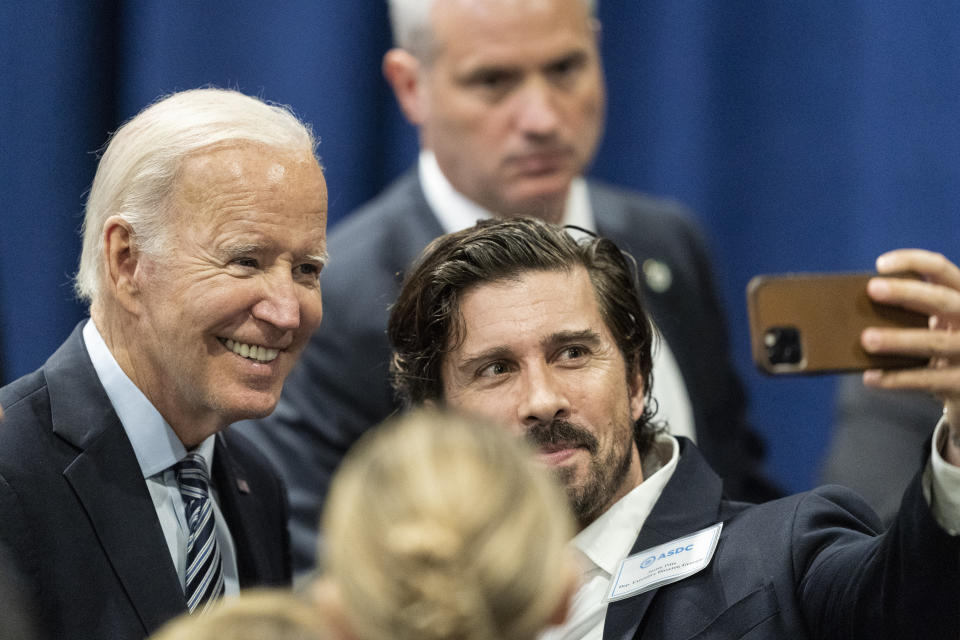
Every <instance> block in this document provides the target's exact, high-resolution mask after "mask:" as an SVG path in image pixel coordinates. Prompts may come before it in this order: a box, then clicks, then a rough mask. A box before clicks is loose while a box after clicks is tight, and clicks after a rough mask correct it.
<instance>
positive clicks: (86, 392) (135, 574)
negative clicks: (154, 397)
mask: <svg viewBox="0 0 960 640" xmlns="http://www.w3.org/2000/svg"><path fill="white" fill-rule="evenodd" d="M81 325H82V323H81ZM45 369H46V370H45V376H46V379H47V384H48V387H49V390H50V403H51V414H52V421H53V431H54V433H56V434H58V435H59V436H60V437H62V438H64V439H65V440H66V441H68V442H70V443H71V444H73V445H74V446H75V447H77V448H78V449H79V453H78V455H77V456H76V458H74V459H73V460H72V461H71V462H70V463H69V464H68V465H67V466H66V467H65V469H64V471H63V475H64V477H65V478H66V480H67V482H69V483H70V486H71V487H72V488H73V490H74V492H75V493H76V495H77V499H78V500H79V501H80V503H81V504H82V505H83V508H84V510H85V511H86V513H87V515H88V517H89V519H90V524H91V525H92V527H93V529H94V530H95V532H96V535H97V538H98V539H99V541H100V544H101V546H102V548H103V553H104V554H105V555H106V557H107V559H108V561H109V562H110V564H111V566H112V567H113V569H114V571H115V572H116V575H117V578H118V579H119V581H120V583H121V585H122V588H123V590H124V591H125V592H126V594H127V596H128V597H129V599H130V602H131V604H132V605H133V607H134V609H135V610H136V612H137V615H138V616H139V618H140V620H141V622H142V623H143V626H144V629H145V630H146V631H147V632H148V633H149V632H152V631H153V630H155V629H156V628H157V627H158V626H160V624H162V623H163V622H165V621H166V620H168V619H169V618H171V617H173V616H175V615H177V614H179V613H181V612H182V611H185V610H186V601H185V600H184V596H183V590H182V589H181V587H180V581H179V579H178V578H177V575H176V571H175V570H174V567H173V563H172V562H171V560H170V554H169V552H168V550H167V544H166V541H165V539H164V537H163V532H162V530H161V528H160V522H159V520H158V519H157V514H156V511H155V510H154V507H153V502H152V500H151V499H150V494H149V492H148V491H147V487H146V484H145V483H144V480H143V474H142V472H141V471H140V466H139V464H138V463H137V459H136V456H135V455H134V452H133V447H132V446H131V445H130V441H129V440H128V439H127V435H126V432H124V430H123V426H122V425H121V424H120V420H119V418H118V417H117V415H116V413H115V412H114V411H113V408H112V406H111V405H110V401H109V399H108V398H107V396H106V393H105V392H104V390H103V387H102V386H101V385H100V383H99V380H98V378H97V376H96V372H95V371H94V369H93V364H92V363H91V362H90V358H89V356H88V355H87V352H86V349H85V348H84V346H83V341H82V339H81V336H80V327H77V329H75V330H74V332H73V334H72V335H71V336H70V338H69V339H68V340H67V342H65V343H64V345H63V346H62V347H61V348H60V349H59V350H58V351H57V352H56V353H55V354H54V355H53V356H51V358H50V360H49V361H48V362H47V365H46V367H45Z"/></svg>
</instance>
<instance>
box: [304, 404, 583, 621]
mask: <svg viewBox="0 0 960 640" xmlns="http://www.w3.org/2000/svg"><path fill="white" fill-rule="evenodd" d="M524 445H525V443H523V442H522V441H521V440H520V439H518V438H514V437H512V436H510V435H509V434H507V433H506V432H505V431H503V430H502V429H500V428H498V427H494V426H491V425H489V424H487V423H484V422H478V421H476V420H473V419H468V418H464V417H458V416H454V415H450V414H443V413H436V412H423V411H420V412H415V413H411V414H408V415H407V416H406V417H404V418H402V419H400V420H399V421H396V422H393V423H388V424H386V425H384V426H381V427H378V428H377V429H375V430H374V431H372V432H371V434H370V435H369V436H368V437H366V438H364V439H363V440H361V442H360V443H358V445H357V446H356V447H354V449H353V450H352V451H351V452H350V454H349V455H348V456H347V458H346V459H345V461H344V463H343V466H342V467H341V469H340V471H339V472H338V474H337V476H336V478H335V479H334V482H333V485H332V487H331V490H330V494H329V496H328V499H327V506H326V509H325V511H324V518H323V527H324V531H325V549H326V554H325V557H324V558H322V562H323V564H324V565H325V576H326V578H327V579H328V580H329V581H331V582H332V583H333V585H335V587H336V589H337V591H338V594H339V600H340V602H341V606H342V608H343V610H344V614H345V618H346V622H347V624H349V626H350V628H351V629H352V631H353V633H354V635H355V636H357V637H358V638H360V639H361V640H386V639H387V638H390V639H398V640H414V639H416V640H431V639H435V640H493V639H497V640H527V639H531V638H533V637H534V636H535V635H536V634H537V633H538V632H539V631H540V630H541V629H542V628H543V627H545V626H546V625H547V624H548V623H549V622H550V621H551V619H552V618H553V617H554V616H555V615H556V613H557V612H558V610H560V609H562V608H563V606H564V604H565V602H566V598H567V596H568V594H569V589H570V585H571V581H572V561H571V559H570V556H569V555H568V551H567V549H566V543H567V542H568V541H569V539H570V537H571V536H572V534H573V524H572V519H571V516H570V514H569V512H568V507H567V503H566V500H565V498H564V495H563V493H562V491H560V489H559V487H558V486H556V485H555V484H554V481H553V479H552V478H551V477H550V476H549V475H548V473H547V471H546V470H545V469H543V468H541V467H540V466H539V465H537V464H536V463H535V462H534V461H533V460H532V458H531V456H530V452H529V451H528V450H527V448H526V447H525V446H524Z"/></svg>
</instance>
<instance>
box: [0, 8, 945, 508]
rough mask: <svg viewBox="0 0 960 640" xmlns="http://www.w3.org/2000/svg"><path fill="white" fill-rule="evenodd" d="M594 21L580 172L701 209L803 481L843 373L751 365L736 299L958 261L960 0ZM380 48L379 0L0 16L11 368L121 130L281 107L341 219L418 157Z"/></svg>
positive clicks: (52, 306) (45, 344)
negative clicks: (806, 279)
mask: <svg viewBox="0 0 960 640" xmlns="http://www.w3.org/2000/svg"><path fill="white" fill-rule="evenodd" d="M600 18H601V20H602V22H603V38H602V47H603V55H604V60H605V68H606V73H607V79H608V84H609V108H608V119H607V129H606V136H605V140H604V143H603V145H602V147H601V149H600V152H599V156H598V158H597V161H596V163H595V164H594V166H593V168H592V170H591V172H592V174H594V175H596V176H599V177H602V178H605V179H607V180H610V181H612V182H615V183H619V184H622V185H625V186H629V187H634V188H637V189H643V190H646V191H650V192H653V193H657V194H661V195H668V196H671V197H675V198H677V199H679V200H681V201H683V202H685V203H687V204H689V205H690V206H692V207H693V208H694V209H695V211H696V213H697V215H698V216H699V217H700V219H701V221H702V222H703V224H704V226H705V227H706V229H707V231H708V232H709V233H710V235H711V236H712V239H713V250H714V254H715V256H714V257H715V258H716V260H717V264H718V266H719V272H718V276H719V283H720V286H721V287H722V293H723V295H724V300H725V304H726V306H727V310H728V312H729V313H728V321H729V326H730V335H731V340H732V343H733V346H734V350H735V351H734V353H735V357H736V358H737V359H738V364H739V365H740V368H741V371H742V373H743V375H744V379H745V380H746V382H747V383H748V386H749V389H750V394H751V400H752V415H753V417H754V420H755V422H756V423H757V425H758V426H759V428H760V429H761V430H762V432H763V433H764V434H765V436H766V438H767V441H768V443H769V448H770V454H771V455H770V463H769V464H770V470H771V472H772V473H773V474H774V475H775V476H777V477H778V478H780V480H781V481H782V482H783V483H784V484H785V485H787V486H788V487H790V488H791V489H795V490H799V489H804V488H807V487H809V486H810V485H811V484H812V483H813V481H814V480H813V479H814V474H815V467H816V465H817V464H818V462H819V459H820V456H821V454H822V452H823V448H824V446H825V445H826V442H827V437H828V434H829V425H830V422H831V412H832V403H833V389H834V386H835V383H836V379H835V378H834V377H822V378H817V379H789V380H787V379H766V378H764V377H762V376H761V375H760V374H758V373H756V372H755V371H754V370H753V368H752V366H751V365H750V363H749V349H748V339H747V326H746V319H745V316H746V313H745V307H744V293H743V292H744V287H745V285H746V283H747V281H748V280H749V278H750V277H751V276H752V275H754V274H756V273H761V272H778V271H800V270H804V271H805V270H826V269H845V270H846V269H869V268H871V267H872V264H873V258H874V257H875V256H876V255H877V254H878V253H880V252H881V251H884V250H887V249H890V248H894V247H899V246H921V247H927V248H931V249H935V250H938V251H942V252H944V253H946V254H947V255H949V256H950V257H952V258H953V259H955V260H956V259H960V231H958V221H960V216H958V213H957V204H956V203H957V202H958V200H960V180H958V171H960V169H958V167H960V109H958V107H960V104H958V95H960V82H958V80H960V77H958V76H960V31H958V30H957V25H960V5H958V4H957V3H956V2H954V1H953V0H928V1H927V2H919V3H918V2H907V1H894V0H891V1H882V0H881V1H879V2H875V1H870V2H866V1H863V0H860V1H853V2H840V3H837V2H825V1H810V2H800V3H797V2H786V1H767V2H736V1H732V2H687V1H683V0H644V1H640V0H616V1H614V0H605V1H604V2H601V5H600ZM388 46H389V31H388V25H387V18H386V8H385V5H384V3H383V2H381V0H361V1H359V2H343V1H342V0H301V1H288V2H283V3H265V2H257V1H253V0H234V1H232V2H223V3H218V2H186V1H177V0H139V1H136V0H126V1H124V0H99V1H94V2H77V1H76V0H36V1H34V2H25V1H21V0H10V1H8V2H4V3H0V49H2V73H3V77H4V80H5V83H4V84H5V86H4V88H3V90H2V91H0V105H2V107H0V116H2V117H0V145H2V147H0V148H2V153H0V163H2V164H0V167H2V172H0V176H2V180H0V194H2V199H0V202H2V222H3V224H2V227H0V336H2V354H3V359H2V371H0V377H2V378H3V379H5V380H7V381H9V380H11V379H13V378H14V377H17V376H20V375H22V374H24V373H26V372H28V371H30V370H32V369H34V368H36V367H37V366H39V365H40V364H41V363H42V362H43V360H44V359H45V358H46V357H47V356H48V355H49V354H50V353H51V352H52V351H53V350H54V349H55V348H56V346H57V345H58V344H59V343H60V342H61V341H62V340H63V339H64V338H65V337H66V335H67V334H68V333H69V332H70V330H71V329H72V327H73V326H74V324H75V323H76V322H77V321H78V320H79V319H80V318H82V317H83V316H84V313H85V311H84V309H83V308H82V307H80V306H79V305H78V304H77V303H76V302H75V301H74V300H73V298H72V294H71V289H70V277H71V275H72V274H73V272H74V270H75V269H76V262H77V256H78V248H79V244H80V243H79V239H78V235H77V231H78V228H79V225H80V220H81V214H82V209H83V202H84V197H85V191H86V189H87V188H88V186H89V184H90V181H91V179H92V175H93V171H94V168H95V166H96V153H95V152H96V150H97V149H98V148H100V147H101V146H102V145H103V143H104V141H105V140H106V136H107V133H108V132H109V131H112V130H114V129H116V128H117V126H119V124H121V123H122V122H123V121H124V120H126V119H127V118H129V117H131V116H132V115H133V114H135V113H136V112H137V111H139V110H140V109H141V108H142V107H144V106H145V105H147V104H148V103H150V102H152V101H153V100H154V99H156V98H157V97H158V96H160V95H162V94H165V93H169V92H171V91H175V90H178V89H186V88H192V87H196V86H201V85H216V86H225V87H233V88H237V89H239V90H241V91H244V92H247V93H251V94H256V95H259V96H262V97H264V98H266V99H269V100H273V101H277V102H282V103H287V104H290V105H292V106H293V107H294V109H295V110H296V112H297V113H298V114H299V115H300V116H301V117H303V118H304V119H306V120H307V121H309V122H311V123H312V124H313V127H314V129H315V131H316V132H317V133H318V134H319V136H320V138H321V141H322V142H321V145H320V153H321V156H322V160H323V162H324V164H325V166H326V171H327V177H328V182H329V188H330V198H331V199H330V216H331V222H332V223H333V224H335V223H336V222H337V221H338V220H340V219H342V218H343V217H344V216H346V215H348V214H349V213H350V211H351V210H352V209H353V208H354V207H356V206H357V205H358V204H360V203H362V202H364V201H365V200H367V199H368V198H370V197H371V196H372V195H373V194H374V193H376V192H377V191H378V190H379V189H380V188H381V187H382V186H383V185H384V184H385V183H386V182H387V181H388V180H390V179H391V178H392V177H393V176H395V175H396V174H397V173H398V172H399V171H400V170H402V169H403V168H404V167H406V166H408V165H409V164H410V163H411V161H412V159H413V158H414V154H415V149H416V146H415V138H414V135H413V132H412V130H411V129H410V128H409V127H408V126H407V125H406V124H405V123H404V122H403V120H402V118H401V116H400V114H399V111H398V110H397V108H396V105H395V104H394V101H393V98H392V96H391V94H390V93H389V90H388V88H387V86H386V84H385V82H384V81H383V80H382V78H381V76H380V57H381V55H382V54H383V52H384V51H385V50H386V48H387V47H388ZM710 359H711V354H709V353H704V354H703V366H705V367H706V366H710Z"/></svg>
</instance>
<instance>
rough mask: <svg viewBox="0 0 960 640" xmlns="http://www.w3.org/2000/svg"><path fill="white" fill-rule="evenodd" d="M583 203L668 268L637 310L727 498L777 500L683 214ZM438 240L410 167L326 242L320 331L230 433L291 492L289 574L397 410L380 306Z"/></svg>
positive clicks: (659, 205)
mask: <svg viewBox="0 0 960 640" xmlns="http://www.w3.org/2000/svg"><path fill="white" fill-rule="evenodd" d="M590 197H591V205H592V207H593V213H594V216H595V218H596V223H597V227H598V231H599V233H600V234H601V235H604V236H606V237H608V238H610V239H612V240H613V241H614V242H616V243H617V245H618V246H619V247H620V248H621V249H624V250H627V251H629V252H630V253H631V254H633V256H634V257H635V258H636V259H637V262H638V263H640V264H642V263H643V261H644V260H646V259H647V258H656V259H659V260H660V261H662V262H663V263H665V264H666V265H668V266H669V267H670V270H671V272H672V275H673V284H672V286H671V287H670V288H669V289H668V290H666V291H664V292H657V291H654V290H652V289H650V288H649V287H647V286H646V283H644V286H645V289H644V292H643V293H644V296H645V302H646V306H647V308H648V309H649V311H650V313H651V315H652V316H653V318H654V319H655V320H656V322H657V325H658V326H659V327H660V329H661V331H662V332H663V334H664V335H665V336H666V339H667V342H668V343H669V345H670V348H671V349H672V350H673V353H674V355H675V356H676V358H677V361H678V363H679V366H680V370H681V373H682V374H683V378H684V381H685V383H686V386H687V391H688V392H689V394H690V399H691V401H692V405H693V408H694V420H695V424H696V430H697V441H698V443H699V444H700V446H701V447H702V449H703V450H704V452H705V455H706V456H707V459H708V460H709V461H710V463H711V464H712V465H713V467H714V468H715V469H717V471H718V472H719V473H720V475H721V477H723V478H724V481H725V483H726V489H727V491H728V493H729V494H730V495H731V496H733V497H736V498H739V499H744V500H752V501H759V500H765V499H768V498H771V497H775V496H779V495H780V494H779V492H778V491H777V490H776V489H774V488H773V487H772V486H771V485H770V483H769V482H768V481H766V480H765V479H764V478H763V476H762V474H761V472H760V466H761V461H762V456H763V448H762V445H761V443H760V440H759V438H758V437H757V436H756V434H755V433H754V431H753V430H752V429H751V428H750V427H749V426H748V424H747V421H746V401H745V398H744V392H743V389H742V386H741V384H740V382H739V379H738V378H737V375H736V373H735V371H734V368H733V366H732V364H731V361H730V355H729V347H728V345H727V335H726V325H725V323H724V320H723V314H722V312H721V310H720V305H719V302H718V299H717V296H716V292H715V287H714V283H713V279H712V275H711V268H710V264H709V259H708V256H707V251H706V248H705V245H704V241H703V239H702V237H701V234H700V233H699V231H698V229H697V227H696V226H695V225H694V223H693V222H692V220H691V219H690V217H689V216H688V215H687V212H686V211H684V210H683V209H681V208H680V207H679V206H677V205H676V204H673V203H670V202H666V201H663V200H655V199H653V198H649V197H645V196H641V195H638V194H635V193H628V192H625V191H621V190H617V189H614V188H611V187H609V186H604V185H601V184H597V183H595V182H591V183H590ZM442 234H443V229H442V228H441V227H440V224H439V222H438V221H437V219H436V217H435V216H434V214H433V213H432V211H431V210H430V207H429V205H428V204H427V201H426V199H425V197H424V195H423V191H422V189H421V187H420V182H419V180H418V178H417V174H416V171H415V170H414V171H411V172H409V173H407V174H406V175H405V176H403V177H401V178H400V179H399V180H398V181H397V182H396V183H394V184H393V185H392V186H391V187H389V188H388V189H387V190H386V191H385V192H383V193H382V194H381V195H380V196H378V197H377V198H375V199H374V200H373V201H371V202H370V203H369V204H368V205H366V206H365V207H363V208H362V209H360V210H359V211H357V212H356V213H354V214H352V215H350V216H348V217H347V218H346V219H345V220H344V221H343V222H342V223H340V225H339V226H337V227H336V228H335V229H334V230H333V232H332V233H331V234H330V238H329V242H328V246H329V249H330V254H331V260H330V264H329V265H328V266H327V267H326V268H325V269H324V271H323V275H322V277H321V287H322V290H323V302H324V304H323V310H324V315H323V324H322V325H321V326H320V329H319V330H318V331H317V332H316V333H315V334H314V336H313V339H312V340H311V342H310V344H309V346H308V347H307V349H306V350H305V351H304V354H303V355H302V356H301V359H300V362H299V363H298V364H297V366H296V367H295V368H294V370H293V372H292V373H291V375H290V376H289V378H288V379H287V382H286V385H285V387H284V391H283V396H282V397H281V399H280V402H279V404H278V405H277V409H276V410H275V411H274V413H273V414H272V415H271V416H270V417H268V418H266V419H264V420H260V421H256V422H251V423H240V424H238V425H236V427H237V428H239V429H241V430H242V432H243V433H244V434H245V435H248V436H249V437H250V439H251V440H253V441H254V442H256V443H257V444H258V445H259V446H260V448H261V450H262V451H264V453H266V454H267V456H268V457H269V458H271V459H272V460H273V461H274V463H275V464H276V465H277V467H278V468H279V469H280V471H281V474H282V475H283V476H284V479H285V480H286V483H287V486H288V487H289V489H290V504H291V515H292V521H291V527H290V530H291V536H292V539H293V548H294V563H295V568H296V569H297V570H303V569H307V568H309V567H310V566H312V564H313V557H314V549H315V547H316V532H317V521H318V518H319V512H320V507H321V504H320V503H318V498H319V499H320V500H322V498H323V496H324V495H325V494H326V491H327V487H328V485H329V482H330V477H331V475H332V474H333V472H334V471H335V469H336V468H337V465H338V464H339V462H340V460H341V458H342V457H343V455H344V453H345V452H346V451H347V449H348V448H349V447H350V446H351V445H352V444H353V443H354V442H355V441H356V440H357V438H358V437H359V436H360V435H361V434H362V433H363V432H364V431H366V430H367V429H368V428H369V427H371V426H372V425H375V424H377V423H378V422H380V421H382V420H383V419H384V418H385V417H387V416H388V415H389V414H390V413H391V412H392V411H394V410H395V408H396V407H397V404H396V402H395V400H394V397H393V392H392V391H391V388H390V384H389V380H388V362H389V359H390V345H389V343H388V341H387V336H386V326H387V318H388V316H389V306H390V304H391V303H393V301H394V300H395V299H396V297H397V294H398V293H399V291H400V283H401V280H402V275H403V271H404V270H405V269H406V268H407V267H408V265H409V264H410V263H411V262H412V261H413V260H414V259H415V258H416V257H417V256H418V255H419V253H420V251H421V250H422V249H423V248H424V247H425V246H426V245H427V244H428V243H429V242H430V241H431V240H433V239H434V238H436V237H437V236H440V235H442Z"/></svg>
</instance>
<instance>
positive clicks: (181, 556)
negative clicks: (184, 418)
mask: <svg viewBox="0 0 960 640" xmlns="http://www.w3.org/2000/svg"><path fill="white" fill-rule="evenodd" d="M83 341H84V343H85V344H86V346H87V352H88V353H89V354H90V360H92V361H93V368H94V369H96V372H97V377H98V378H100V384H102V385H103V388H104V390H105V391H106V392H107V397H108V398H109V399H110V404H112V405H113V409H114V411H116V413H117V416H118V417H119V418H120V422H121V423H122V424H123V429H124V431H126V433H127V438H128V439H129V440H130V444H131V445H133V452H134V454H135V455H136V456H137V462H138V463H139V464H140V470H141V471H142V472H143V478H144V481H145V482H146V485H147V490H148V491H149V492H150V497H151V499H152V500H153V508H154V509H155V510H156V512H157V518H158V519H159V520H160V527H161V528H162V529H163V535H164V538H166V541H167V548H168V549H169V551H170V559H171V560H172V561H173V566H174V567H175V568H176V570H177V575H178V576H179V577H180V586H181V587H183V586H184V584H185V579H186V578H185V576H186V571H187V538H188V537H189V535H190V529H189V527H188V525H187V518H186V513H185V510H184V505H183V498H182V497H181V495H180V485H179V483H178V482H177V474H176V471H174V469H173V466H174V465H176V464H177V462H179V461H180V460H181V459H183V458H184V457H185V456H186V455H187V450H186V448H184V446H183V443H181V442H180V439H179V438H178V437H177V435H176V434H175V433H174V432H173V429H171V428H170V425H169V424H167V421H166V420H164V419H163V416H161V415H160V412H159V411H157V409H156V407H154V406H153V405H152V404H151V403H150V401H149V400H147V397H146V396H145V395H143V392H142V391H140V389H139V388H138V387H137V386H136V385H135V384H134V383H133V381H132V380H130V378H128V377H127V374H125V373H124V372H123V369H121V368H120V365H119V364H117V361H116V359H115V358H114V357H113V354H112V353H110V349H109V348H108V347H107V344H106V342H104V340H103V337H102V336H101V335H100V332H99V331H98V330H97V328H96V326H95V325H94V324H93V321H92V320H88V321H87V323H86V325H84V327H83ZM214 438H216V434H214V435H212V436H210V437H209V438H207V439H206V440H204V441H203V442H202V443H200V445H199V446H197V448H196V449H195V451H196V452H198V453H199V454H200V455H201V456H203V459H204V460H205V461H206V463H207V469H208V470H210V471H211V473H212V470H213V451H214ZM210 495H211V496H213V514H214V521H215V524H216V532H217V543H218V544H219V545H220V557H221V561H222V563H223V588H224V594H226V595H232V594H236V593H238V592H239V591H240V581H239V572H238V571H237V556H236V552H235V550H234V546H233V537H232V536H231V535H230V530H229V529H228V528H227V523H226V521H225V520H224V518H223V514H222V513H221V512H220V505H219V504H218V503H219V500H218V496H217V491H216V488H215V487H214V486H213V482H211V484H210ZM136 534H137V533H136V532H135V531H131V532H130V535H136Z"/></svg>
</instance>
